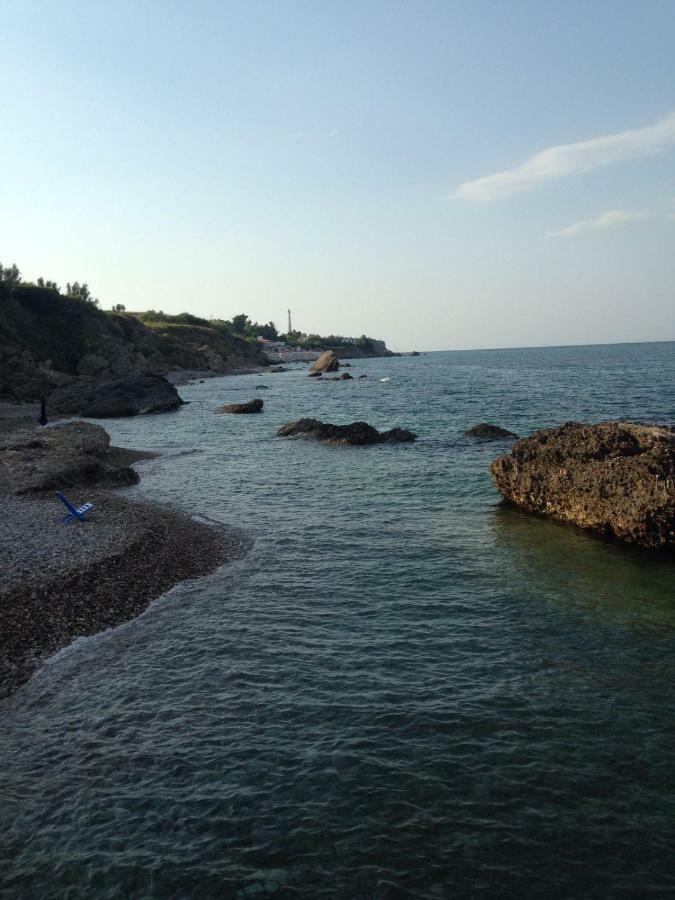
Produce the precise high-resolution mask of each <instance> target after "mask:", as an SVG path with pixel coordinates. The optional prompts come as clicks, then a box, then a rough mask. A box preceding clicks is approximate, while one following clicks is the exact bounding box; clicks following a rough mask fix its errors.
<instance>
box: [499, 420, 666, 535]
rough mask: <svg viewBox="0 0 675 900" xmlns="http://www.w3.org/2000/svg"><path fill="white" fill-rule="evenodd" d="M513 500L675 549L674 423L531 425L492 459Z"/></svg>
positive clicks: (586, 525) (563, 518)
mask: <svg viewBox="0 0 675 900" xmlns="http://www.w3.org/2000/svg"><path fill="white" fill-rule="evenodd" d="M491 471H492V477H493V478H494V482H495V484H496V486H497V489H498V490H499V491H500V492H501V493H502V494H503V495H504V497H506V499H507V500H509V501H510V502H511V503H514V504H516V505H517V506H520V507H522V508H523V509H525V510H528V511H529V512H536V513H543V514H545V515H548V516H552V517H554V518H556V519H559V520H561V521H564V522H572V523H574V524H575V525H579V526H580V527H582V528H589V529H591V530H592V531H595V532H598V533H600V534H603V535H606V536H610V537H615V538H618V539H619V540H622V541H628V542H630V543H632V544H637V545H639V546H641V547H647V548H651V549H668V550H671V551H672V550H673V549H675V429H672V428H667V427H659V426H649V425H638V424H635V423H632V422H601V423H600V424H598V425H581V424H579V423H577V422H568V423H567V424H566V425H562V426H561V427H559V428H547V429H544V430H543V431H537V432H536V433H535V434H533V435H532V436H531V437H528V438H524V439H523V440H520V441H518V442H517V443H516V444H514V446H513V449H512V450H511V452H510V453H509V454H507V455H506V456H500V457H499V458H498V459H495V460H494V462H493V463H492V466H491Z"/></svg>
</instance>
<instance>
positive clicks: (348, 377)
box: [337, 372, 353, 381]
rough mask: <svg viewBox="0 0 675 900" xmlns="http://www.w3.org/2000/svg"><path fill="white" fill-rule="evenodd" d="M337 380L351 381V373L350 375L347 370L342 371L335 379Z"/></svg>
mask: <svg viewBox="0 0 675 900" xmlns="http://www.w3.org/2000/svg"><path fill="white" fill-rule="evenodd" d="M337 380H338V381H352V380H353V375H350V374H349V372H343V373H342V375H340V377H339V378H338V379H337Z"/></svg>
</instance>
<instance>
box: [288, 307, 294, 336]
mask: <svg viewBox="0 0 675 900" xmlns="http://www.w3.org/2000/svg"><path fill="white" fill-rule="evenodd" d="M291 331H293V326H292V325H291V311H290V309H289V310H288V332H289V334H290V332H291Z"/></svg>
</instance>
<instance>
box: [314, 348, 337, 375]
mask: <svg viewBox="0 0 675 900" xmlns="http://www.w3.org/2000/svg"><path fill="white" fill-rule="evenodd" d="M339 368H340V360H339V359H338V358H337V356H336V355H335V353H334V352H333V351H332V350H326V352H325V353H322V354H321V356H320V357H319V358H318V359H317V360H316V361H315V362H313V363H312V365H311V366H310V367H309V371H310V372H337V370H338V369H339Z"/></svg>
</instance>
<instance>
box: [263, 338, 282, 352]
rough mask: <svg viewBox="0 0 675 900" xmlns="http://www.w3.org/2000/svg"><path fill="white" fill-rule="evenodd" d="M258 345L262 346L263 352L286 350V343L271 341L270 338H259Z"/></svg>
mask: <svg viewBox="0 0 675 900" xmlns="http://www.w3.org/2000/svg"><path fill="white" fill-rule="evenodd" d="M258 343H259V344H262V347H263V350H285V349H286V342H285V341H270V340H268V338H264V337H259V338H258Z"/></svg>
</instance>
